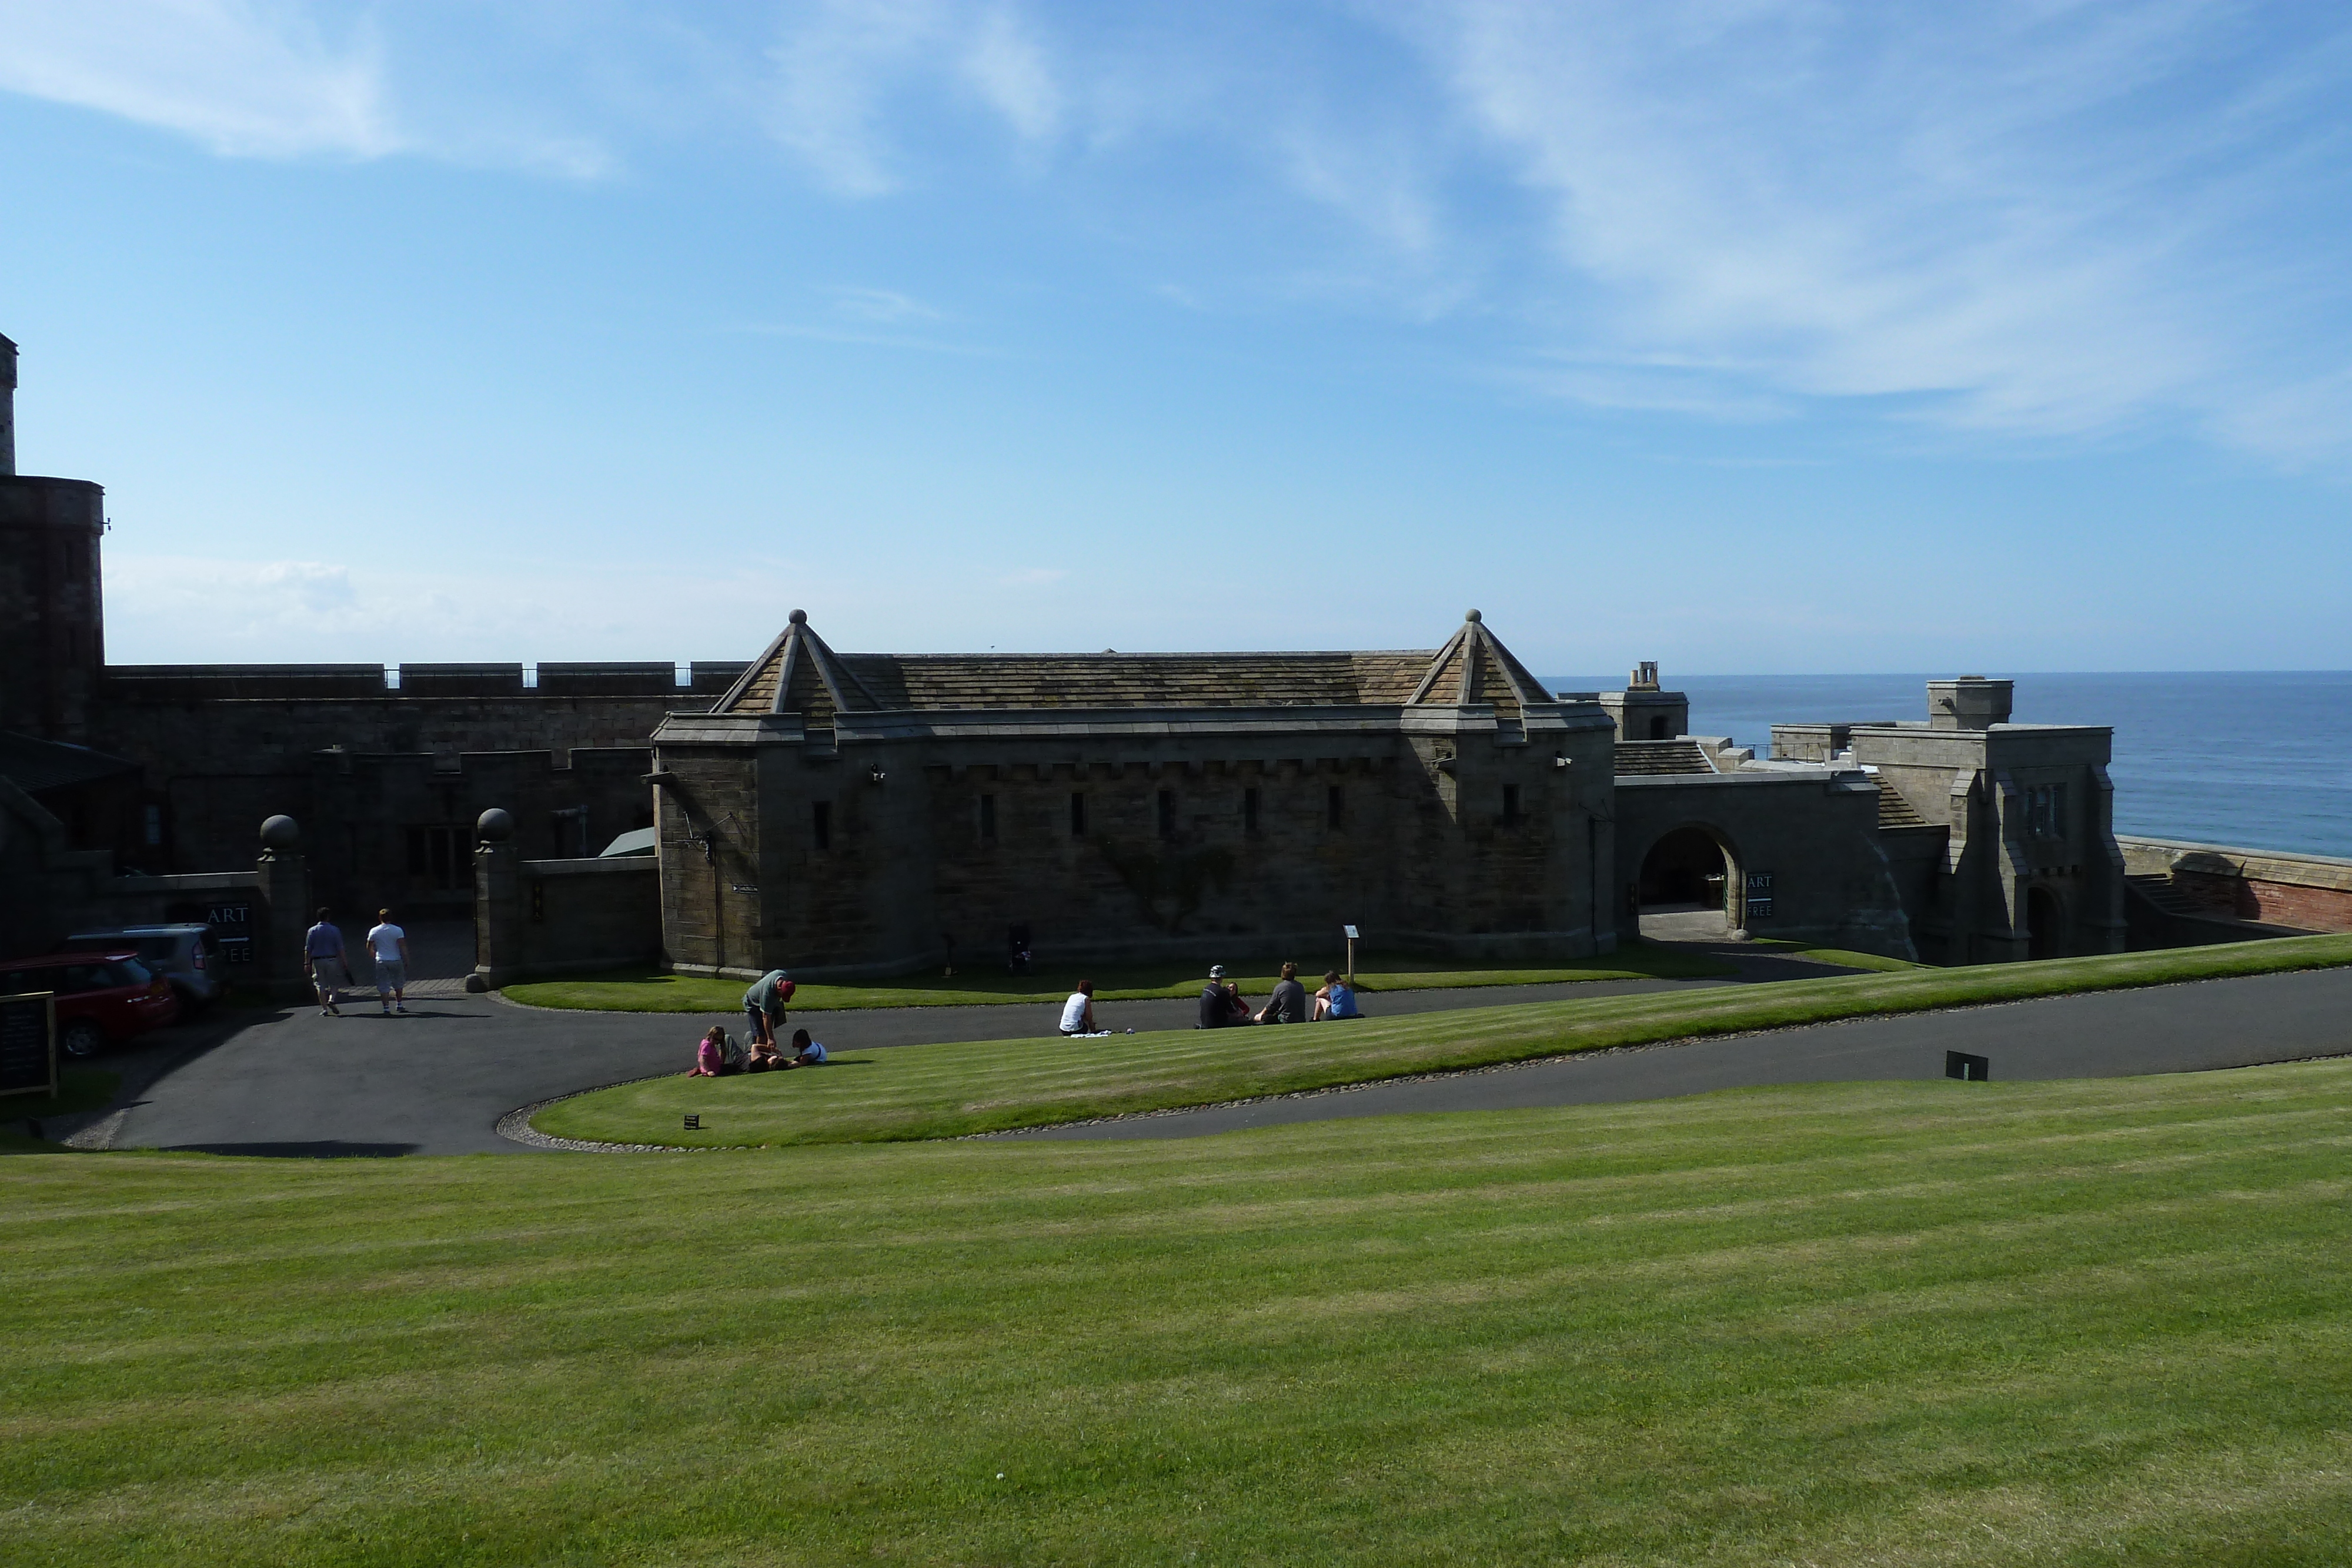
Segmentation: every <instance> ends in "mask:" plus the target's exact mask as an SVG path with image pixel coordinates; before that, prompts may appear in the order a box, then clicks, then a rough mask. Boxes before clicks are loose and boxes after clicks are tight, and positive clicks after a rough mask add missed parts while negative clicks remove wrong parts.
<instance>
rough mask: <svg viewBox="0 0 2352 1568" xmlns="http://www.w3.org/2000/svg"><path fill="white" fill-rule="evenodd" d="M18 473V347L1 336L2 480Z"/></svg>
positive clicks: (0, 441)
mask: <svg viewBox="0 0 2352 1568" xmlns="http://www.w3.org/2000/svg"><path fill="white" fill-rule="evenodd" d="M15 474H16V344H15V343H13V342H11V341H10V340H8V339H7V337H6V336H5V335H0V479H6V478H10V477H13V476H15Z"/></svg>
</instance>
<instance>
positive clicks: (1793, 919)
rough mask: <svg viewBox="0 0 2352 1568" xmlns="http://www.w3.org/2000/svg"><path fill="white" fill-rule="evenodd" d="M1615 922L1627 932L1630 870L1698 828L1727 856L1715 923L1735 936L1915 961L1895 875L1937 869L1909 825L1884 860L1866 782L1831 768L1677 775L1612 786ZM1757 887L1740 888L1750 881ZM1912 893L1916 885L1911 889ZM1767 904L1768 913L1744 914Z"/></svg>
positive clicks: (1929, 846)
mask: <svg viewBox="0 0 2352 1568" xmlns="http://www.w3.org/2000/svg"><path fill="white" fill-rule="evenodd" d="M1616 797H1617V823H1616V845H1617V854H1616V888H1617V893H1618V897H1617V904H1616V917H1617V919H1618V920H1619V922H1620V925H1619V935H1620V937H1621V938H1622V939H1623V940H1629V941H1630V940H1632V939H1633V938H1634V937H1635V936H1638V935H1639V929H1638V925H1637V922H1638V920H1639V917H1640V914H1641V902H1640V894H1639V889H1640V885H1641V879H1642V864H1643V860H1644V859H1645V858H1646V857H1647V856H1648V854H1649V852H1650V851H1651V850H1652V848H1654V846H1655V845H1656V844H1657V843H1658V841H1660V840H1662V839H1664V838H1665V837H1666V836H1667V835H1668V834H1669V833H1673V832H1675V831H1677V830H1678V829H1682V828H1691V827H1696V828H1698V829H1701V830H1703V831H1706V833H1707V835H1708V836H1709V837H1711V838H1713V839H1714V840H1715V841H1716V842H1717V845H1718V846H1719V847H1720V848H1722V849H1723V850H1724V852H1726V854H1727V859H1728V861H1729V867H1728V881H1727V884H1726V889H1727V898H1726V907H1725V916H1726V919H1727V922H1728V924H1729V925H1731V926H1732V927H1734V928H1735V929H1745V930H1746V931H1747V932H1748V934H1749V935H1751V936H1779V937H1788V938H1791V939H1794V940H1800V941H1806V942H1815V943H1821V944H1823V945H1826V946H1840V947H1850V948H1853V949H1855V950H1857V951H1860V952H1867V953H1883V954H1885V955H1887V956H1890V957H1896V958H1916V957H1917V956H1918V955H1917V953H1916V951H1915V950H1914V948H1913V946H1912V940H1911V935H1910V919H1909V911H1908V910H1907V909H1906V896H1905V895H1906V888H1905V886H1904V879H1905V878H1906V877H1908V878H1910V879H1911V880H1913V881H1914V882H1916V881H1919V880H1921V878H1922V873H1923V871H1925V870H1927V868H1930V867H1933V866H1935V865H1936V864H1937V863H1939V862H1940V857H1941V850H1942V841H1941V835H1940V834H1939V833H1921V832H1920V831H1917V830H1913V831H1911V832H1909V833H1908V834H1906V835H1905V836H1904V838H1903V840H1902V842H1903V844H1904V846H1905V852H1904V853H1903V854H1902V855H1901V857H1900V858H1899V859H1897V858H1895V857H1890V855H1889V854H1888V853H1887V852H1886V850H1885V848H1884V847H1883V846H1882V843H1881V834H1880V831H1879V828H1878V787H1877V785H1876V784H1875V783H1874V782H1872V781H1871V780H1870V779H1869V777H1868V776H1867V775H1864V774H1862V773H1858V772H1855V773H1841V774H1833V775H1830V776H1827V777H1824V776H1822V775H1821V774H1819V773H1773V772H1753V773H1726V774H1713V775H1707V774H1684V775H1667V776H1660V777H1655V778H1626V779H1618V780H1616ZM1758 876H1768V877H1769V879H1770V883H1769V887H1768V886H1760V885H1759V886H1757V887H1755V888H1754V890H1753V891H1751V890H1750V879H1751V878H1753V877H1758ZM1911 892H1912V896H1913V897H1914V898H1916V897H1918V896H1919V895H1920V890H1918V889H1916V888H1915V889H1913V890H1911ZM1764 898H1769V899H1770V900H1771V904H1770V912H1769V915H1766V914H1764V913H1763V912H1762V911H1761V910H1760V909H1759V908H1755V907H1753V905H1754V904H1756V903H1759V902H1760V900H1762V899H1764Z"/></svg>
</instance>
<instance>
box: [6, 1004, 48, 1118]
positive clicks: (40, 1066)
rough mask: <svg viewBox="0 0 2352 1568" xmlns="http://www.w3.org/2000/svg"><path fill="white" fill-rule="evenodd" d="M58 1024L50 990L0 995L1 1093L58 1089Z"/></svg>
mask: <svg viewBox="0 0 2352 1568" xmlns="http://www.w3.org/2000/svg"><path fill="white" fill-rule="evenodd" d="M57 1026H58V1020H57V1010H56V1009H55V1008H54V1007H53V1006H52V1005H51V998H50V995H49V993H48V992H47V991H37V992H35V993H33V994H32V995H30V996H24V997H0V1094H54V1093H56V1092H58V1027H57Z"/></svg>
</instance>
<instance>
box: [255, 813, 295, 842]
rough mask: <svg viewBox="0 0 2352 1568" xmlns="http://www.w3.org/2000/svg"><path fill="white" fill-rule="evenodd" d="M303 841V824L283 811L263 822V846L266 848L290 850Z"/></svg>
mask: <svg viewBox="0 0 2352 1568" xmlns="http://www.w3.org/2000/svg"><path fill="white" fill-rule="evenodd" d="M301 841H302V827H301V824H300V823H299V822H297V821H295V820H294V819H293V818H291V817H289V816H287V815H285V814H284V813H283V812H280V813H279V814H278V815H277V816H275V817H272V818H270V819H269V820H268V821H265V822H263V823H262V824H261V847H262V848H263V849H265V850H290V849H292V848H293V847H294V846H295V845H296V844H299V843H300V842H301Z"/></svg>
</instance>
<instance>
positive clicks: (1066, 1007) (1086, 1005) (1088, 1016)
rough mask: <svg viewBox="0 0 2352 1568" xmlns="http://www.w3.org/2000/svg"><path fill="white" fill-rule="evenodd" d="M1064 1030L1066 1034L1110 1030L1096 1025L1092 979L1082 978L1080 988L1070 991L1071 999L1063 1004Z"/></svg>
mask: <svg viewBox="0 0 2352 1568" xmlns="http://www.w3.org/2000/svg"><path fill="white" fill-rule="evenodd" d="M1062 1032H1063V1033H1064V1034H1101V1033H1108V1030H1098V1029H1097V1028H1096V1027H1095V983H1094V982H1093V981H1092V980H1080V981H1079V982H1078V988H1077V989H1076V990H1075V991H1072V992H1071V993H1070V999H1069V1000H1068V1001H1066V1002H1064V1003H1063V1004H1062Z"/></svg>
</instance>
